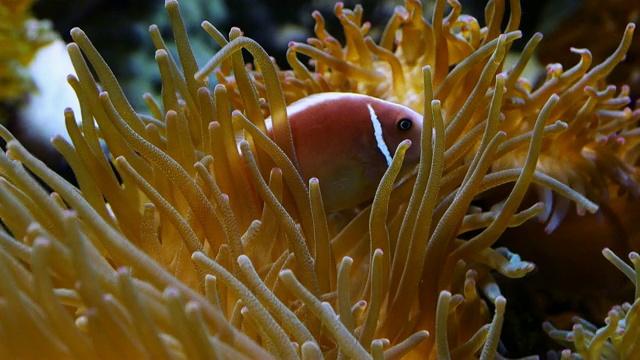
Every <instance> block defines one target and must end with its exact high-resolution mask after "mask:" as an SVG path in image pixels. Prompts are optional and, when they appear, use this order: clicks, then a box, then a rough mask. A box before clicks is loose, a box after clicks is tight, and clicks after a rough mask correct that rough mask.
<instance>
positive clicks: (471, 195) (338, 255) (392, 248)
mask: <svg viewBox="0 0 640 360" xmlns="http://www.w3.org/2000/svg"><path fill="white" fill-rule="evenodd" d="M451 4H452V5H453V10H452V11H451V12H450V13H449V14H448V15H447V16H446V17H445V16H444V9H445V2H444V1H438V2H437V4H436V7H435V11H434V15H433V21H432V24H433V25H428V24H427V22H426V21H425V20H424V19H422V17H421V4H420V3H419V2H418V1H415V0H410V1H407V3H406V6H405V7H404V8H398V10H397V12H396V14H395V15H394V17H393V18H392V19H391V20H390V22H389V25H388V27H387V29H386V31H385V34H384V35H383V37H382V39H381V41H380V43H379V44H375V43H373V42H372V41H371V40H370V39H368V38H366V37H365V35H366V32H367V25H366V23H363V22H362V18H361V14H362V11H361V8H360V7H356V8H355V9H353V10H348V9H344V7H343V6H342V5H341V4H338V5H337V6H336V14H337V15H338V17H339V19H340V20H341V22H342V24H343V26H344V28H345V33H346V35H347V45H346V46H345V47H343V46H342V45H341V44H339V43H338V42H337V41H336V40H335V39H334V38H333V37H331V36H330V35H329V34H327V33H326V32H324V30H323V27H322V23H323V20H322V18H321V17H320V16H319V14H318V13H314V17H315V19H316V22H317V26H316V34H317V36H318V39H311V40H310V41H309V43H310V44H309V45H305V44H296V43H294V44H291V46H290V49H291V51H290V53H289V59H290V64H291V65H292V68H293V70H292V71H281V70H279V69H278V68H277V67H276V66H275V65H274V64H273V62H272V61H271V59H270V58H269V56H268V55H267V53H266V52H265V51H264V50H263V49H262V48H261V47H260V45H259V44H258V43H256V42H255V41H254V40H252V39H250V38H247V37H244V36H242V34H241V32H240V31H239V29H232V30H231V32H230V34H229V38H228V39H227V38H225V36H223V35H222V34H221V33H220V32H219V31H218V30H217V29H216V28H215V27H214V26H213V25H211V24H210V23H208V22H204V23H203V28H204V29H205V31H206V32H208V33H209V34H210V35H211V36H212V37H213V39H214V40H215V41H216V42H217V43H218V44H219V45H220V46H221V47H222V48H221V49H220V50H219V51H218V52H217V53H216V55H215V56H214V57H213V58H212V59H211V60H210V61H209V62H208V63H207V64H206V65H205V66H203V67H199V66H198V64H197V63H196V61H195V58H194V56H193V53H192V50H191V47H190V43H189V40H188V36H187V32H186V28H185V25H184V23H183V22H182V18H181V16H180V12H179V8H178V3H177V2H176V1H175V0H168V1H167V2H166V9H167V11H168V14H169V18H170V20H171V23H172V25H173V32H174V38H175V39H176V44H177V48H178V56H179V62H178V61H177V60H176V59H174V58H173V57H172V55H171V54H170V53H169V52H168V51H167V49H166V46H165V43H164V40H163V39H162V37H161V36H160V32H159V31H158V28H157V27H155V26H151V27H150V33H151V37H152V39H153V41H154V44H155V46H156V47H157V51H156V61H157V64H158V69H159V72H160V74H161V78H162V94H161V96H160V98H159V99H155V98H154V97H153V96H151V95H149V94H146V95H145V100H146V102H147V104H148V107H149V114H142V113H139V112H136V111H135V110H134V109H133V107H132V106H131V105H130V104H129V102H128V100H127V99H126V97H125V96H124V93H123V91H122V89H121V87H120V85H119V83H118V81H117V80H116V78H115V76H114V75H113V73H112V72H111V70H110V69H109V67H108V65H107V64H106V63H105V62H104V60H103V59H102V58H101V56H100V54H99V53H98V51H97V50H96V49H95V48H94V46H93V45H92V43H91V42H90V40H89V38H88V37H87V35H86V34H85V33H84V32H83V31H82V30H80V29H77V28H76V29H73V30H72V32H71V35H72V37H73V39H74V43H71V44H69V45H68V52H69V55H70V58H71V61H72V63H73V65H74V68H75V71H76V75H70V76H69V77H68V82H69V84H70V85H71V86H72V87H73V89H74V90H75V91H76V93H77V96H78V99H79V101H80V105H81V113H80V114H76V113H74V111H73V110H71V109H69V110H67V111H66V112H65V120H66V125H67V129H68V131H69V136H70V138H71V142H69V141H67V140H65V139H64V138H62V137H60V136H58V137H55V138H54V139H53V140H52V142H53V145H54V146H55V147H56V148H57V149H58V150H59V151H60V152H61V153H62V154H63V155H64V157H65V158H66V159H67V160H68V162H69V164H70V165H71V167H72V168H73V170H74V173H75V174H76V177H77V180H78V188H76V187H74V186H72V185H71V184H69V183H68V182H66V181H65V180H63V179H62V178H60V177H59V176H57V175H56V174H55V173H54V172H53V171H51V170H50V169H48V168H47V167H46V166H45V165H44V164H43V163H42V162H41V161H39V160H38V159H37V158H35V157H34V156H33V155H31V154H29V152H27V151H26V150H25V148H24V147H23V145H22V144H20V143H19V142H18V141H16V140H15V139H14V138H13V136H12V135H11V134H10V133H9V132H7V131H6V130H5V129H4V128H0V129H1V133H0V136H1V137H3V138H4V139H6V140H7V146H6V151H2V152H0V170H1V173H2V177H1V178H0V186H2V189H1V190H2V191H0V218H1V219H2V222H3V224H4V225H5V229H6V231H1V232H0V244H1V246H0V262H1V264H0V277H2V278H1V279H0V294H1V296H0V335H1V336H0V351H1V352H2V353H1V355H2V356H3V357H37V356H38V353H37V352H43V351H44V352H46V353H47V354H50V357H52V358H68V357H78V358H93V357H104V358H116V357H124V358H141V357H152V358H214V357H226V358H270V357H282V358H298V357H302V358H322V357H328V358H343V357H350V358H370V357H372V358H376V359H380V358H390V359H394V358H400V357H407V358H420V359H423V358H449V357H455V358H476V357H477V358H481V359H488V358H495V357H497V356H499V355H498V350H497V348H498V342H499V337H500V331H501V328H502V323H503V321H504V311H505V307H506V306H507V300H506V299H505V298H504V297H503V296H502V295H501V292H500V288H499V287H498V286H497V284H496V281H495V280H494V275H495V274H496V273H500V274H502V275H504V276H507V277H510V278H519V277H522V276H524V275H526V274H527V273H529V272H531V271H532V270H533V269H534V265H533V264H532V263H530V262H527V261H523V260H521V259H520V257H519V256H518V255H517V254H514V253H512V252H510V251H509V250H507V249H506V248H492V245H493V244H494V243H495V241H497V240H498V238H499V237H500V236H501V234H502V233H503V232H504V231H505V229H506V228H508V227H517V226H519V225H520V224H522V223H523V222H525V221H526V220H527V219H531V218H532V217H534V216H536V215H539V214H541V213H543V212H544V211H547V212H549V210H550V209H549V207H548V206H549V204H548V200H547V198H548V197H545V198H544V199H545V201H547V203H546V204H545V202H543V201H540V202H536V203H533V204H530V205H529V204H527V205H521V203H522V201H523V198H524V197H525V195H526V194H527V191H528V189H529V188H530V186H531V184H532V183H535V184H536V186H539V187H540V189H543V191H547V190H548V191H554V192H555V193H557V194H559V195H561V196H562V197H564V198H567V199H569V200H571V201H573V202H575V203H577V204H578V206H579V207H580V209H584V210H585V211H588V212H595V211H596V210H597V208H598V207H597V205H596V204H595V203H594V202H593V201H591V200H589V199H588V198H587V197H586V196H585V195H587V196H589V195H592V193H593V192H595V191H591V190H589V191H587V190H585V189H587V187H586V186H585V188H584V189H583V188H572V187H571V186H573V185H574V183H573V182H571V181H568V180H567V182H568V183H569V184H567V183H565V182H563V180H565V179H562V178H561V179H555V178H554V177H553V176H556V175H557V174H556V173H554V172H553V171H549V170H548V169H546V168H545V167H544V166H543V165H544V161H543V162H539V159H541V157H544V156H548V154H547V153H546V151H548V149H549V148H553V147H554V145H553V144H555V142H556V141H557V139H558V137H560V136H563V134H574V132H575V131H578V132H580V130H582V129H581V128H579V127H578V125H574V124H575V123H577V121H578V120H572V119H573V118H570V119H569V121H566V122H565V121H560V120H559V119H560V118H561V117H562V116H564V114H566V113H568V111H569V110H568V109H571V110H575V107H576V106H577V107H578V109H579V108H581V107H585V110H584V111H583V113H585V114H586V113H588V114H587V115H591V114H592V112H593V111H595V110H593V109H594V107H590V106H595V109H597V110H602V111H604V109H602V108H601V107H598V106H600V105H602V104H604V105H602V106H604V107H605V108H606V110H613V114H614V115H613V116H612V117H611V118H613V120H611V121H612V123H609V122H605V123H602V124H599V126H596V127H595V128H596V129H600V131H603V130H602V128H603V127H606V129H612V131H613V130H620V129H622V128H623V127H625V126H627V125H628V122H629V121H630V120H629V119H630V118H633V117H634V116H637V115H636V113H633V112H631V111H621V112H620V111H619V109H620V108H622V107H623V106H625V105H626V104H625V103H624V101H623V100H624V99H625V97H624V93H623V94H622V95H620V96H618V97H615V96H614V95H615V94H614V93H615V92H611V91H609V90H607V91H608V92H606V93H605V94H604V95H603V94H601V92H602V89H598V91H596V90H593V91H591V90H587V91H586V92H583V91H582V90H583V89H584V88H585V87H587V86H591V87H592V88H593V89H596V86H598V84H599V83H600V82H601V80H602V78H603V77H604V75H606V73H607V71H609V69H610V68H611V67H612V66H614V65H615V64H616V63H617V62H618V61H620V59H621V56H622V55H623V53H624V51H625V50H626V47H627V46H628V42H629V39H630V37H631V33H632V31H633V26H632V25H630V26H629V27H628V30H627V32H626V34H625V37H624V39H623V42H622V45H621V47H620V50H619V51H617V52H616V53H615V54H614V56H613V57H612V60H609V61H606V62H605V63H603V65H600V66H597V67H595V68H593V69H592V70H591V71H589V72H587V69H588V68H589V65H590V64H588V54H587V52H586V51H581V52H580V53H581V55H582V59H583V61H582V62H581V63H580V64H579V65H577V66H576V68H575V69H573V70H571V71H567V72H564V73H559V72H554V73H553V74H551V75H554V74H555V75H557V76H555V75H554V76H550V77H549V79H548V81H547V82H546V83H545V84H544V85H543V86H542V87H540V88H538V89H536V90H531V89H530V88H528V87H527V86H528V85H527V83H526V81H524V80H519V75H520V71H521V69H522V66H524V64H525V63H526V61H527V57H528V56H529V55H530V53H531V51H532V47H534V46H535V42H536V41H538V40H539V37H536V38H534V40H532V43H531V44H533V45H531V46H530V47H529V50H528V51H525V52H524V53H523V56H522V59H521V61H520V62H519V63H517V64H516V65H515V67H514V68H513V69H512V70H510V71H507V72H502V66H503V59H504V56H505V53H506V52H507V50H508V48H509V47H510V44H511V43H512V42H513V41H514V40H515V39H517V38H518V37H519V33H518V32H517V31H516V30H515V29H516V28H517V25H518V21H519V20H518V16H519V11H518V6H517V5H518V2H517V1H512V2H511V5H512V6H511V8H512V12H511V16H510V22H509V24H508V25H507V29H506V32H505V34H501V31H500V29H499V26H500V23H501V20H502V17H503V12H504V3H503V2H502V1H495V2H493V3H491V5H490V6H489V8H488V11H487V14H488V19H487V23H488V24H489V25H488V26H487V27H482V28H481V27H480V26H479V25H478V22H477V21H476V20H475V19H473V18H471V17H468V16H463V15H460V11H461V9H460V6H459V5H458V4H457V3H456V2H455V1H454V2H451ZM242 50H247V51H249V52H250V53H251V55H252V56H253V58H254V61H255V63H254V65H253V66H246V65H245V62H244V60H243V57H242ZM297 53H299V54H305V55H308V56H310V57H311V58H313V60H314V63H313V65H314V70H313V71H312V70H309V69H308V68H307V67H305V66H303V64H302V63H301V62H300V60H298V59H297V56H296V54H297ZM178 63H179V64H180V65H178ZM94 73H95V74H96V75H97V78H94V76H93V74H94ZM212 73H215V75H216V79H217V80H218V82H219V84H218V85H216V86H214V87H213V89H211V88H210V87H209V86H208V83H209V81H210V79H209V78H208V76H209V74H212ZM573 76H575V77H576V78H579V79H574V78H573ZM560 80H562V81H560ZM329 90H331V91H348V92H357V93H363V94H367V95H371V96H375V97H379V98H384V99H387V100H391V101H394V102H398V103H403V104H405V105H407V106H409V107H412V108H414V109H416V110H418V111H420V112H422V113H423V114H424V120H423V127H422V129H423V132H422V137H421V142H420V144H413V145H411V146H419V148H420V153H421V160H420V163H419V165H418V167H417V168H416V170H415V172H414V173H413V175H412V176H409V177H407V178H403V179H398V174H399V172H400V168H401V166H402V163H403V157H404V154H405V152H406V150H407V148H408V146H409V143H408V142H406V141H405V142H401V143H400V145H399V146H398V148H397V149H396V151H395V154H394V156H393V160H392V162H391V165H390V166H389V168H388V170H387V172H386V173H385V175H384V177H383V179H382V180H381V182H380V185H379V186H378V189H377V192H376V195H375V197H374V198H373V199H372V200H371V202H367V203H364V204H359V205H358V206H355V207H354V209H349V210H347V211H342V212H340V213H335V214H325V212H324V207H323V202H322V194H321V192H320V184H319V183H318V181H317V180H316V179H314V178H311V179H308V182H307V181H305V179H303V178H302V176H301V175H300V174H299V172H298V170H297V168H296V163H297V161H296V156H295V150H294V147H293V139H292V134H291V130H290V127H289V122H288V119H287V111H286V109H287V105H288V104H289V103H291V102H293V101H294V100H296V99H299V98H302V97H305V96H307V95H309V94H311V93H315V92H322V91H329ZM553 93H555V94H553ZM576 99H577V100H576ZM576 104H578V105H576ZM596 105H597V106H596ZM607 106H608V107H607ZM578 113H579V114H580V112H578ZM620 113H623V115H624V116H623V115H621V114H620ZM607 114H608V113H607ZM77 115H78V118H76V116H77ZM561 115H562V116H561ZM576 116H577V115H576ZM627 116H628V117H627ZM267 117H270V118H271V123H272V131H270V132H267V131H266V125H265V119H266V118H267ZM621 117H622V120H623V121H621V122H618V121H617V120H620V118H621ZM578 119H581V118H580V117H578ZM76 121H80V124H77V123H76ZM592 121H593V120H592ZM346 125H348V124H346ZM346 129H347V130H348V127H347V128H346ZM590 129H591V128H590ZM625 129H626V128H625ZM629 131H632V130H629ZM595 133H598V132H597V131H596V130H593V132H591V133H589V134H590V135H593V134H595ZM593 136H595V135H593ZM567 139H571V141H578V140H575V139H574V138H573V137H568V138H567ZM579 140H582V138H580V139H579ZM588 140H589V141H591V140H592V139H591V138H588ZM567 141H568V140H567ZM616 144H619V145H620V146H623V145H625V144H628V142H627V143H623V142H620V141H616V138H615V137H612V138H611V143H607V142H606V141H605V142H604V143H602V144H601V145H602V146H603V148H604V150H602V151H600V150H599V149H595V150H594V153H596V154H597V155H600V154H609V153H608V152H607V151H611V152H612V154H613V155H611V157H613V158H614V159H617V160H619V159H621V157H620V155H619V153H618V151H621V147H620V146H618V145H616ZM103 145H104V146H106V148H107V149H108V153H106V154H105V152H103ZM564 145H566V144H564ZM564 145H563V146H564ZM568 145H569V146H571V144H568ZM582 145H583V142H579V141H578V142H577V143H576V145H575V146H576V147H579V146H582ZM319 150H321V149H319ZM582 153H583V151H579V152H578V155H576V154H574V153H571V154H570V155H571V156H574V157H575V156H582V158H580V159H579V160H580V161H583V162H589V161H592V162H591V163H597V164H600V163H599V162H598V161H596V160H593V159H592V158H591V157H588V156H586V155H585V156H583V155H582ZM595 158H598V157H597V156H595ZM542 159H543V160H544V158H542ZM624 164H625V163H624V161H623V160H620V161H619V162H606V164H604V165H606V166H610V167H611V166H612V167H611V168H612V169H613V170H612V171H614V170H616V169H619V168H624ZM579 166H582V163H581V164H580V165H579ZM545 171H546V172H548V173H549V174H547V173H545ZM614 172H615V171H614ZM619 173H620V172H617V173H616V174H619ZM611 178H613V179H614V180H618V179H619V178H615V177H613V176H610V177H608V178H604V179H603V180H602V181H606V182H607V184H609V181H610V179H611ZM588 181H592V179H589V180H587V182H588ZM631 182H632V184H633V181H631ZM612 183H613V182H612ZM42 184H44V185H46V187H45V186H43V185H42ZM618 184H620V185H621V186H622V188H623V189H627V188H630V187H625V184H626V183H625V182H623V181H618ZM570 185H571V186H570ZM503 186H506V187H507V188H508V190H507V194H506V195H504V196H501V197H500V198H498V199H493V200H487V201H489V202H491V203H490V205H489V206H487V207H484V208H481V207H478V206H476V205H475V203H474V201H476V200H477V199H479V198H481V197H484V196H485V194H487V193H489V192H491V191H492V190H495V189H497V188H498V187H503ZM49 189H51V190H49ZM598 189H600V188H598ZM583 190H584V191H583ZM596 200H600V199H596ZM545 206H547V207H546V208H545ZM557 216H560V217H561V215H557ZM484 299H488V301H489V302H490V303H492V305H493V307H492V308H493V309H494V310H493V315H492V314H491V311H490V310H489V306H488V305H487V303H486V302H485V300H484ZM33 339H38V346H37V347H35V346H32V343H33Z"/></svg>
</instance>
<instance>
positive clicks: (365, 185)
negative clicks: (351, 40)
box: [287, 93, 422, 212]
mask: <svg viewBox="0 0 640 360" xmlns="http://www.w3.org/2000/svg"><path fill="white" fill-rule="evenodd" d="M287 116H288V119H289V124H290V127H291V134H292V137H293V145H294V149H295V152H296V156H297V159H298V167H299V169H298V170H299V171H300V174H301V175H302V178H303V179H304V180H305V181H306V182H308V181H309V179H311V178H312V177H315V178H317V179H318V180H319V184H320V190H321V192H322V199H323V202H324V206H325V210H326V211H327V212H333V211H337V210H341V209H346V208H349V207H354V206H356V205H358V204H360V203H362V202H364V201H366V200H370V199H372V198H373V197H374V195H375V192H376V189H377V187H378V184H379V183H380V180H381V179H382V176H383V175H384V173H385V171H386V170H387V168H388V167H389V165H390V164H391V160H392V158H393V155H394V152H395V150H396V148H397V147H398V145H399V144H400V142H402V141H403V140H405V139H409V140H411V142H412V144H414V145H413V146H411V147H409V149H408V150H407V152H406V154H405V159H404V164H403V167H402V170H401V172H400V174H399V178H401V177H403V176H404V175H406V174H407V173H408V172H409V171H410V170H411V169H413V168H414V167H415V166H416V165H417V164H418V162H419V161H420V146H419V144H420V136H421V132H422V115H421V114H419V113H418V112H416V111H414V110H412V109H410V108H407V107H405V106H402V105H399V104H394V103H391V102H388V101H385V100H381V99H377V98H374V97H370V96H366V95H361V94H353V93H320V94H315V95H311V96H308V97H306V98H304V99H301V100H298V101H296V102H294V103H292V104H291V105H290V106H289V107H287Z"/></svg>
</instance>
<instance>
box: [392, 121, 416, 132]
mask: <svg viewBox="0 0 640 360" xmlns="http://www.w3.org/2000/svg"><path fill="white" fill-rule="evenodd" d="M412 125H413V122H412V121H411V119H408V118H402V119H400V120H398V122H397V123H396V126H397V127H398V130H400V131H407V130H409V129H411V126H412Z"/></svg>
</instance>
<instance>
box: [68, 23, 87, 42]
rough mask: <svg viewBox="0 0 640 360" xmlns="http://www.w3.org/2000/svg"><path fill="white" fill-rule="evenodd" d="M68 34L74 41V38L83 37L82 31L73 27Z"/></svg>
mask: <svg viewBox="0 0 640 360" xmlns="http://www.w3.org/2000/svg"><path fill="white" fill-rule="evenodd" d="M69 34H71V37H73V38H74V39H75V37H76V36H82V35H84V31H82V29H80V28H79V27H77V26H76V27H74V28H72V29H71V30H69Z"/></svg>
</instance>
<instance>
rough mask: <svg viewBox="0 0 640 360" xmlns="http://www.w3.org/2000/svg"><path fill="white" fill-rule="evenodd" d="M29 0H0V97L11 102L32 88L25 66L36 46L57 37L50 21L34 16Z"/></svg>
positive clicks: (2, 100) (17, 99)
mask: <svg viewBox="0 0 640 360" xmlns="http://www.w3.org/2000/svg"><path fill="white" fill-rule="evenodd" d="M32 2H33V1H16V0H4V1H0V23H1V24H2V25H0V43H2V47H0V85H1V86H0V101H1V102H3V103H14V102H16V101H19V100H20V99H21V98H22V97H23V96H24V95H25V94H26V93H27V92H29V91H32V90H33V87H34V86H33V82H32V79H31V78H30V77H29V74H28V70H27V67H28V65H29V63H30V62H31V60H33V58H34V56H35V54H36V52H37V51H38V49H39V48H41V47H43V46H45V45H47V44H48V43H50V42H52V41H53V40H54V39H56V38H57V35H56V34H55V33H54V32H53V31H51V24H49V23H48V22H46V21H38V20H36V19H34V18H33V17H32V15H31V13H30V7H31V3H32Z"/></svg>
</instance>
